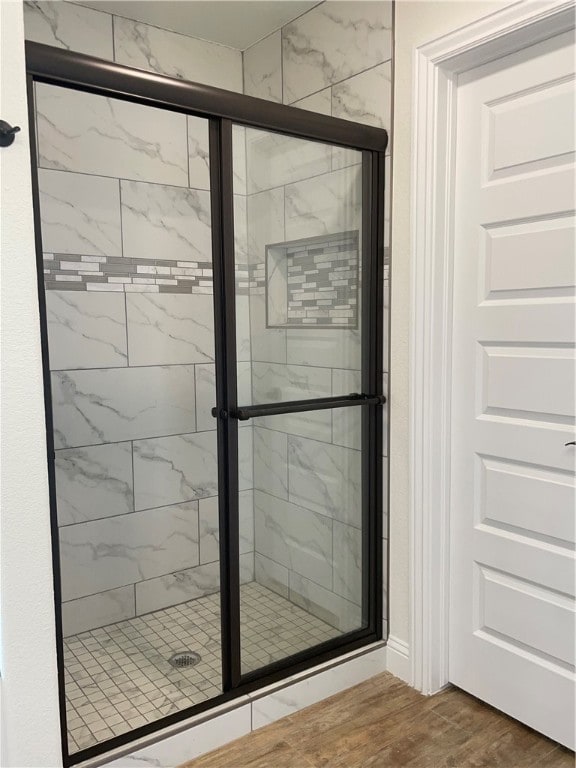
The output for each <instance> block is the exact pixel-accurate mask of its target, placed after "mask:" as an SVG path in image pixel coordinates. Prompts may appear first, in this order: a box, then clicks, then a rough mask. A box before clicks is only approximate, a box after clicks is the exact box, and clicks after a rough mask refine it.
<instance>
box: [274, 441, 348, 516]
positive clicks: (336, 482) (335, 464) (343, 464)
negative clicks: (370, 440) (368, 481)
mask: <svg viewBox="0 0 576 768" xmlns="http://www.w3.org/2000/svg"><path fill="white" fill-rule="evenodd" d="M288 463H289V474H288V478H289V483H288V489H289V499H290V501H293V502H294V503H295V504H299V505H300V506H302V507H306V508H308V509H313V510H315V511H316V512H320V513H321V514H323V515H328V516H330V517H332V518H334V519H335V520H340V522H344V523H348V524H349V525H355V526H356V527H360V525H361V524H362V518H361V510H362V472H361V453H360V451H355V450H352V449H351V448H342V447H340V446H338V445H328V444H327V443H321V442H318V441H316V440H308V439H305V438H301V437H296V436H294V435H289V436H288Z"/></svg>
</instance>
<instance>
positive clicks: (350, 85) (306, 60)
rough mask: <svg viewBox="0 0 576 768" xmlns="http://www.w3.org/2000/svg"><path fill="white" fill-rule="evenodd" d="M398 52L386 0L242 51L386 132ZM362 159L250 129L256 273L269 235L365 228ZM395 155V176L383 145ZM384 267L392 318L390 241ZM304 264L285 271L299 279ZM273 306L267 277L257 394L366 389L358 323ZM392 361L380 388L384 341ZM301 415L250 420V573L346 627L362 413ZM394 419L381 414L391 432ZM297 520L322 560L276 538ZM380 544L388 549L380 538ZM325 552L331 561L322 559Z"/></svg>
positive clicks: (321, 9)
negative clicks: (281, 318)
mask: <svg viewBox="0 0 576 768" xmlns="http://www.w3.org/2000/svg"><path fill="white" fill-rule="evenodd" d="M391 60H392V4H391V2H358V1H356V2H328V3H323V4H321V5H319V6H317V7H316V8H313V9H312V10H311V11H309V12H308V13H305V14H303V15H302V16H300V17H299V18H298V19H296V20H295V21H293V22H291V23H290V24H287V25H285V26H284V27H283V28H282V29H281V30H278V31H276V32H274V33H272V34H271V35H269V36H268V37H266V38H265V39H264V40H261V41H260V42H258V43H257V44H256V45H254V46H252V47H251V48H249V49H248V50H246V51H245V52H244V87H245V92H246V93H247V94H249V95H252V96H257V97H260V98H264V99H268V100H270V101H276V102H280V103H284V104H291V105H293V106H295V107H298V108H301V109H307V110H310V111H312V112H316V113H320V114H325V115H332V116H334V117H340V118H343V119H346V120H351V121H354V122H360V123H365V124H368V125H374V126H377V127H381V128H386V129H388V130H390V128H391V125H390V114H391V99H392V93H391V68H392V61H391ZM360 160H361V158H360V154H359V153H357V152H353V151H346V150H342V149H340V148H336V147H327V146H325V145H322V144H315V143H313V142H305V141H300V140H296V139H287V138H280V137H277V136H274V135H270V134H266V133H264V132H259V131H247V142H246V176H247V193H248V197H247V226H248V253H249V261H250V263H251V265H252V267H253V268H254V269H255V270H256V272H257V273H258V271H260V272H261V273H264V261H265V255H266V254H265V249H266V245H267V244H270V243H278V242H284V241H294V240H299V241H302V239H305V238H310V237H315V238H321V237H322V236H325V235H335V234H337V233H340V234H341V233H343V232H345V231H347V230H348V231H355V232H358V231H359V230H360V226H361V222H360V216H361V178H362V173H361V167H360ZM387 160H388V162H387V168H386V170H387V173H388V174H389V171H390V162H389V161H390V156H389V154H388V158H387ZM388 210H389V208H388V206H387V210H386V215H385V219H386V232H385V238H386V244H387V243H388V229H389V216H388ZM318 258H319V260H320V263H324V262H325V261H326V260H327V259H328V260H329V257H324V256H322V257H318ZM335 268H336V262H334V264H333V265H332V266H331V269H332V270H334V269H335ZM340 269H341V270H342V274H343V276H344V277H346V278H347V279H349V280H350V283H349V284H348V283H346V280H344V281H343V282H344V283H346V286H347V287H346V289H347V290H351V286H353V285H355V284H356V283H360V284H361V275H359V276H357V275H356V273H355V271H354V269H346V268H345V267H344V268H340ZM384 271H385V275H384V277H385V279H384V303H385V318H384V324H385V328H386V329H387V326H388V292H389V281H388V254H387V252H386V264H385V270H384ZM268 273H270V270H268ZM333 274H335V272H333ZM296 275H297V273H295V274H294V276H292V277H290V278H289V279H290V280H298V279H299V277H297V276H296ZM357 277H359V278H360V280H358V279H357ZM282 279H284V280H285V279H286V278H280V280H282ZM338 282H342V281H338ZM304 286H305V287H304V288H303V289H302V297H303V298H309V297H311V298H313V299H314V300H317V299H318V297H320V296H321V295H322V294H321V291H324V292H325V293H326V294H327V295H328V296H330V295H335V294H334V292H333V291H332V292H331V291H330V288H329V286H326V285H323V283H322V278H321V276H320V275H319V274H315V271H314V270H312V271H310V272H308V275H307V279H306V281H305V282H304ZM359 300H360V299H359V298H358V301H359ZM320 301H322V300H321V299H320ZM338 301H340V299H338ZM266 302H267V303H268V307H267V308H266V306H265V304H266ZM271 303H272V304H273V302H271V301H270V296H268V297H266V295H265V294H264V289H263V288H258V287H254V288H253V289H252V290H251V296H250V321H251V325H252V337H253V362H252V380H253V388H254V398H255V401H256V400H259V401H260V402H262V400H275V399H287V400H290V399H299V398H312V397H327V396H330V395H342V394H348V393H350V392H359V391H360V389H361V387H360V338H361V333H360V331H359V330H352V329H345V328H335V327H332V328H329V329H327V328H320V327H314V324H315V323H318V324H320V323H324V324H326V322H330V309H328V308H326V309H325V310H324V313H325V315H326V317H324V318H323V317H322V309H321V308H320V307H319V308H316V309H315V310H314V317H310V318H307V319H306V323H307V326H303V327H300V328H288V329H286V330H284V329H278V328H276V329H272V328H269V327H267V320H266V309H268V319H269V318H270V315H271V314H273V313H271ZM304 304H305V302H304V301H303V305H304ZM348 312H350V310H348ZM268 324H269V323H268ZM384 361H385V363H384V366H385V367H384V383H383V386H384V391H386V389H387V364H388V345H387V340H386V343H385V348H384ZM385 410H386V409H385ZM304 416H305V417H306V418H303V417H290V419H283V418H279V417H274V418H272V419H267V420H266V419H264V420H262V419H261V420H258V422H259V423H258V424H257V425H255V433H254V445H255V449H256V451H257V452H256V453H255V459H256V461H255V465H254V487H255V499H256V506H255V520H256V527H255V553H256V554H255V576H256V580H257V581H259V582H260V583H262V584H265V585H266V586H268V587H270V588H272V589H275V590H276V591H277V592H279V593H280V594H283V595H284V596H286V597H289V599H291V600H293V601H294V602H296V603H298V604H301V605H304V606H305V607H306V608H307V609H308V610H310V611H311V612H313V613H315V614H316V615H319V616H320V617H322V618H324V619H326V620H328V621H330V623H333V624H335V625H336V626H338V627H340V628H341V629H348V630H349V629H353V628H354V627H357V626H358V622H359V616H360V603H361V568H362V562H361V520H360V509H361V496H360V451H359V448H360V433H361V428H360V426H361V425H360V414H359V412H358V410H357V409H351V410H349V411H346V410H335V411H331V412H330V411H321V412H318V413H316V414H314V413H307V414H304ZM386 427H387V425H386V418H385V425H384V429H385V433H386ZM386 453H387V445H386V440H385V441H384V455H385V456H386ZM267 457H269V458H267ZM386 484H387V465H386V461H385V462H384V486H385V488H386ZM384 513H385V514H386V509H385V510H384ZM295 520H297V521H298V525H297V526H293V527H294V528H295V530H294V533H293V535H292V537H293V539H294V540H295V541H300V540H301V541H305V539H306V538H307V539H308V540H309V541H310V542H311V543H312V544H313V546H312V549H313V552H314V553H315V557H312V558H310V557H309V558H306V559H305V560H303V559H302V558H297V557H295V556H294V553H293V552H292V551H291V548H290V546H289V545H288V546H286V545H284V546H282V542H281V535H280V532H281V531H282V529H284V527H285V526H286V522H285V521H295ZM386 529H387V525H386V523H385V524H384V531H385V532H386ZM383 548H384V552H385V553H386V541H384V542H383ZM318 553H322V557H318ZM317 561H320V562H321V563H322V565H324V566H328V567H323V568H318V567H317V565H318V562H317ZM385 573H386V569H385ZM384 593H386V583H384ZM385 599H386V598H385ZM386 634H387V627H386V626H385V627H384V635H386Z"/></svg>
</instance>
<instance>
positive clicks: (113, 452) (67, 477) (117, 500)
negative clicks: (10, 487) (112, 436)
mask: <svg viewBox="0 0 576 768" xmlns="http://www.w3.org/2000/svg"><path fill="white" fill-rule="evenodd" d="M55 466H56V495H57V499H58V525H71V524H73V523H81V522H86V521H88V520H97V519H99V518H102V517H112V516H117V515H124V514H127V513H128V512H133V511H134V494H133V488H132V445H131V443H111V444H109V445H93V446H90V447H89V448H67V449H64V450H61V451H57V452H56V460H55Z"/></svg>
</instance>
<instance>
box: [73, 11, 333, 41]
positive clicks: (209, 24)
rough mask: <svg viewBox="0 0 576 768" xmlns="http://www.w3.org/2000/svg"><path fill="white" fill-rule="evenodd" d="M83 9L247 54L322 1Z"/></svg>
mask: <svg viewBox="0 0 576 768" xmlns="http://www.w3.org/2000/svg"><path fill="white" fill-rule="evenodd" d="M82 5H87V6H89V7H90V8H95V9H96V10H99V11H107V12H108V13H114V14H116V15H117V16H125V17H126V18H128V19H135V20H136V21H143V22H145V23H146V24H153V25H154V26H156V27H162V28H163V29H171V30H173V31H174V32H180V33H181V34H184V35H191V36H192V37H200V38H203V39H204V40H210V41H212V42H215V43H221V44H222V45H228V46H230V47H231V48H238V49H240V50H242V51H243V50H245V49H246V48H249V47H250V46H251V45H254V43H257V42H258V40H261V39H262V38H263V37H266V36H267V35H269V34H270V33H271V32H274V30H276V29H279V28H280V27H282V26H283V25H284V24H287V23H288V22H289V21H292V19H295V18H296V17H297V16H300V15H301V14H303V13H305V12H306V11H308V10H310V8H313V7H314V6H315V5H318V0H84V2H82Z"/></svg>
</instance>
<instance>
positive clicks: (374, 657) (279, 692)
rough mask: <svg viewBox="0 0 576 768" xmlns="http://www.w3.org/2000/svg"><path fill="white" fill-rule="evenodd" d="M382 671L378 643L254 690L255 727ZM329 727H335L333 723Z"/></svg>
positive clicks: (383, 660) (383, 656) (383, 651)
mask: <svg viewBox="0 0 576 768" xmlns="http://www.w3.org/2000/svg"><path fill="white" fill-rule="evenodd" d="M343 661H344V662H345V663H342V662H343ZM383 672H386V649H385V648H384V647H383V646H379V647H376V648H375V649H374V650H372V651H368V652H366V649H363V650H361V651H359V652H358V653H357V654H347V655H346V657H345V658H340V659H336V660H335V661H334V662H332V663H327V664H323V665H321V666H320V668H319V669H317V670H315V673H314V674H309V673H306V675H298V674H297V675H293V676H291V677H289V678H287V679H285V680H283V681H282V686H281V687H278V688H277V689H276V690H270V689H268V691H255V692H254V693H252V694H250V699H251V700H252V729H253V730H256V729H258V728H262V727H263V726H265V725H269V724H270V723H273V722H275V721H276V720H280V718H283V717H288V716H290V715H293V714H294V713H295V712H298V711H299V710H302V709H304V708H305V707H310V706H312V705H313V704H316V702H319V701H322V700H323V699H327V698H328V697H330V696H334V695H335V694H337V693H340V692H341V691H344V690H346V689H347V688H352V686H355V685H358V684H359V683H362V682H364V681H365V680H369V679H370V678H372V677H375V676H376V675H380V674H382V673H383ZM367 706H369V705H368V704H367ZM329 727H332V723H331V724H330V726H329ZM325 733H326V732H325ZM328 734H329V735H330V732H328ZM136 765H140V763H137V764H136ZM142 765H144V763H142ZM147 765H148V764H147ZM114 766H115V768H125V766H121V765H120V764H119V763H118V764H116V763H114ZM110 768H112V766H110Z"/></svg>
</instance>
